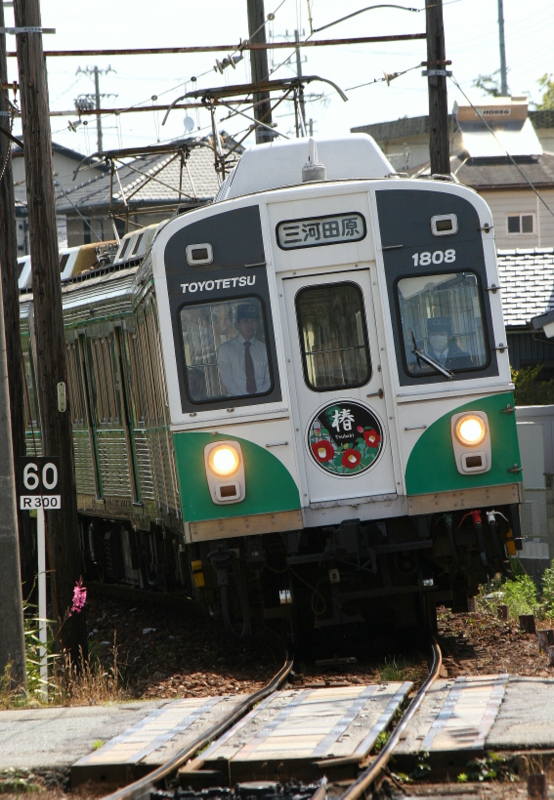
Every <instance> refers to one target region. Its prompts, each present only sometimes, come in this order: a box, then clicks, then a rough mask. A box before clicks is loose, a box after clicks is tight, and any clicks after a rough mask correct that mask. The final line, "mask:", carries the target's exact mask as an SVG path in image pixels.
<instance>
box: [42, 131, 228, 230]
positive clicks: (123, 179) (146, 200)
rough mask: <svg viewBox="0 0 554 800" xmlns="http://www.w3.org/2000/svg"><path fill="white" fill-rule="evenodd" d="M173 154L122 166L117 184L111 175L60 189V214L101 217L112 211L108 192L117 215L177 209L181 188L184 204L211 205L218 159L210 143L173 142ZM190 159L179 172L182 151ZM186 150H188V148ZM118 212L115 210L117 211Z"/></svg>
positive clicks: (201, 141)
mask: <svg viewBox="0 0 554 800" xmlns="http://www.w3.org/2000/svg"><path fill="white" fill-rule="evenodd" d="M174 144H175V152H172V153H169V154H168V153H167V152H165V153H162V154H153V155H143V156H140V157H139V158H135V159H134V160H133V161H130V162H129V163H126V164H124V165H122V166H120V167H119V169H118V170H117V176H116V177H114V179H113V182H112V179H111V174H109V173H107V174H105V175H101V176H98V177H96V178H93V179H91V180H90V181H87V182H86V183H83V184H81V185H80V186H77V187H76V188H75V189H72V190H70V191H67V190H66V191H65V192H63V191H62V190H61V187H60V186H57V187H56V210H57V212H58V213H61V214H69V215H71V214H72V213H75V211H76V208H77V209H79V211H80V212H81V213H82V212H84V211H86V212H88V213H102V212H107V211H108V209H109V208H110V192H112V205H113V207H114V209H115V210H118V211H120V212H121V211H122V210H124V209H125V204H127V206H128V208H129V210H133V209H138V208H145V207H150V206H151V207H156V206H165V205H176V204H178V203H179V189H180V190H181V202H182V204H183V205H188V204H190V205H193V206H197V205H199V204H203V203H206V202H209V201H210V200H212V199H213V198H214V197H215V195H216V193H217V191H218V189H219V182H218V179H217V175H216V172H215V168H214V154H213V150H212V148H211V146H210V145H209V143H208V140H207V139H206V140H200V141H196V140H181V141H179V142H175V143H174ZM183 145H185V146H186V149H187V151H188V157H187V158H186V161H185V165H184V167H183V169H182V171H181V155H180V153H181V149H182V147H183ZM187 145H188V146H187ZM116 207H117V208H116Z"/></svg>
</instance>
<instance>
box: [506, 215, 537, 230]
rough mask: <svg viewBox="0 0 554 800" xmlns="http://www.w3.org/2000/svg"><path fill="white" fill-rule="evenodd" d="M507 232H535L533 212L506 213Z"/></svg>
mask: <svg viewBox="0 0 554 800" xmlns="http://www.w3.org/2000/svg"><path fill="white" fill-rule="evenodd" d="M506 225H507V228H508V234H510V235H513V234H516V235H517V234H520V235H521V234H533V233H535V215H534V214H508V216H507V217H506Z"/></svg>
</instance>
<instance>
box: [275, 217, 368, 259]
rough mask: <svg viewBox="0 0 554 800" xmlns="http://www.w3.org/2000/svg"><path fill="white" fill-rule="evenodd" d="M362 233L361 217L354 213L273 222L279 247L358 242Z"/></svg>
mask: <svg viewBox="0 0 554 800" xmlns="http://www.w3.org/2000/svg"><path fill="white" fill-rule="evenodd" d="M365 235H366V224H365V219H364V217H363V216H362V215H361V214H356V213H352V214H335V215H332V216H325V217H309V218H308V219H291V220H286V221H285V222H280V223H279V224H278V225H277V244H278V245H279V247H280V248H281V249H282V250H297V249H298V248H301V247H321V246H323V245H328V244H342V243H343V242H359V241H360V240H361V239H364V238H365Z"/></svg>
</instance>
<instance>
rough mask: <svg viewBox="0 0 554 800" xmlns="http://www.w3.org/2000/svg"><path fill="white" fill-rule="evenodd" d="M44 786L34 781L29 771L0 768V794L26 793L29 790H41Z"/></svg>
mask: <svg viewBox="0 0 554 800" xmlns="http://www.w3.org/2000/svg"><path fill="white" fill-rule="evenodd" d="M43 791H44V788H43V787H42V786H41V785H40V784H38V783H36V782H35V778H34V776H33V774H32V773H31V772H29V771H28V770H25V769H15V768H14V767H10V768H8V769H2V770H0V795H1V794H15V795H17V796H19V795H20V794H26V793H29V792H43Z"/></svg>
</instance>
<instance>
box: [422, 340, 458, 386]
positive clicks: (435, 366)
mask: <svg viewBox="0 0 554 800" xmlns="http://www.w3.org/2000/svg"><path fill="white" fill-rule="evenodd" d="M411 333H412V342H413V344H414V349H413V350H412V353H413V354H414V356H415V357H416V359H417V365H418V367H420V366H421V364H420V363H419V360H420V359H421V360H422V361H425V363H426V364H429V366H430V367H433V369H434V370H436V372H439V373H440V374H441V375H444V377H445V378H448V380H450V378H453V377H454V375H455V374H456V373H455V372H452V371H451V370H449V369H446V367H443V365H442V364H441V363H440V361H437V360H436V358H433V356H428V355H427V353H424V352H423V350H420V349H419V347H418V346H417V344H416V340H415V336H414V332H413V331H412V332H411Z"/></svg>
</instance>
